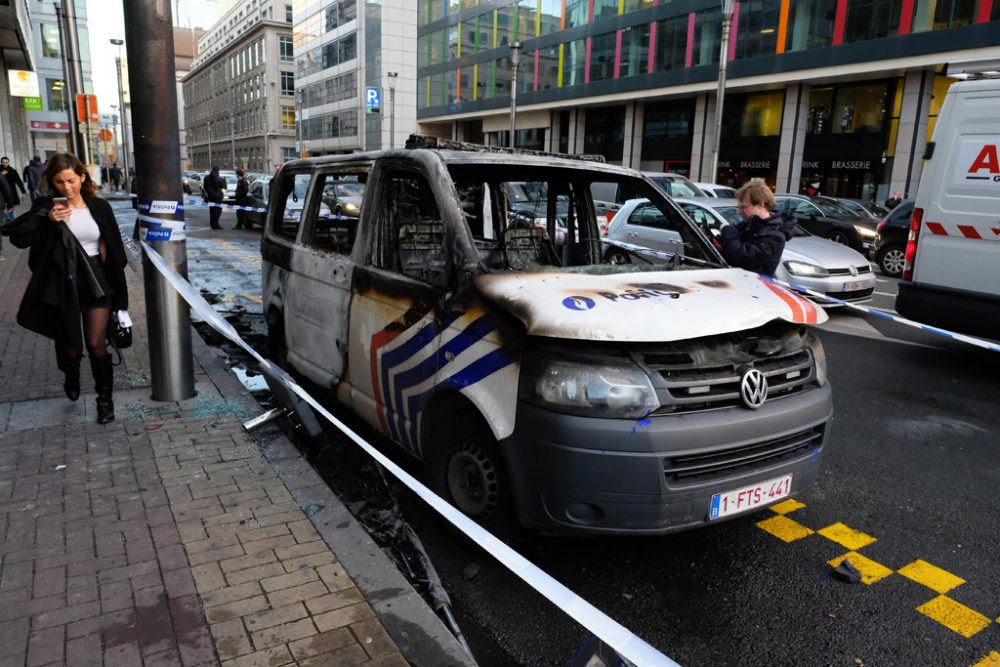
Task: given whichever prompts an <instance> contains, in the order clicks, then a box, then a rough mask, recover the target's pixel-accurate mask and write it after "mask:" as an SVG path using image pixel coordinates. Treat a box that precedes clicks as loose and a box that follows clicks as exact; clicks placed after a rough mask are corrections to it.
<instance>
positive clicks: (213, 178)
mask: <svg viewBox="0 0 1000 667" xmlns="http://www.w3.org/2000/svg"><path fill="white" fill-rule="evenodd" d="M228 186H229V184H228V183H226V179H225V178H223V177H222V176H219V168H218V167H212V171H211V172H209V174H208V176H206V177H205V181H204V183H202V187H203V188H204V189H205V201H207V202H208V203H209V204H221V203H222V193H223V192H225V191H226V188H227V187H228ZM221 215H222V207H220V206H209V209H208V224H210V225H211V226H212V229H222V225H220V224H219V217H220V216H221Z"/></svg>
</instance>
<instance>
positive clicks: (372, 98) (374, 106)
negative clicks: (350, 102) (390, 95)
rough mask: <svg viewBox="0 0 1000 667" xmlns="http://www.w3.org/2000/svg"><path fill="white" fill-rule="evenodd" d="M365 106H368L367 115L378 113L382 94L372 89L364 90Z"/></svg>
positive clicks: (369, 87) (372, 87) (374, 88)
mask: <svg viewBox="0 0 1000 667" xmlns="http://www.w3.org/2000/svg"><path fill="white" fill-rule="evenodd" d="M365 104H366V105H367V106H368V113H378V112H379V109H381V108H382V93H381V91H380V90H379V89H378V88H376V87H374V86H368V87H367V88H365Z"/></svg>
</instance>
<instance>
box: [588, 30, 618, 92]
mask: <svg viewBox="0 0 1000 667" xmlns="http://www.w3.org/2000/svg"><path fill="white" fill-rule="evenodd" d="M616 39H617V33H613V32H607V33H604V34H603V35H597V36H595V37H593V38H592V39H591V43H590V80H591V81H603V80H605V79H613V78H615V42H616Z"/></svg>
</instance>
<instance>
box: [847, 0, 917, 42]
mask: <svg viewBox="0 0 1000 667" xmlns="http://www.w3.org/2000/svg"><path fill="white" fill-rule="evenodd" d="M902 10H903V0H889V2H886V1H885V0H855V1H854V2H850V3H848V5H847V21H846V23H845V25H844V41H845V42H861V41H864V40H867V39H879V38H881V37H895V36H896V35H898V34H899V15H900V13H901V12H902Z"/></svg>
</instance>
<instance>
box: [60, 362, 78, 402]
mask: <svg viewBox="0 0 1000 667" xmlns="http://www.w3.org/2000/svg"><path fill="white" fill-rule="evenodd" d="M63 373H65V374H66V379H65V380H63V391H65V392H66V398H68V399H69V400H71V401H75V400H76V399H78V398H80V360H79V359H73V360H69V359H67V360H66V361H64V362H63Z"/></svg>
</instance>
